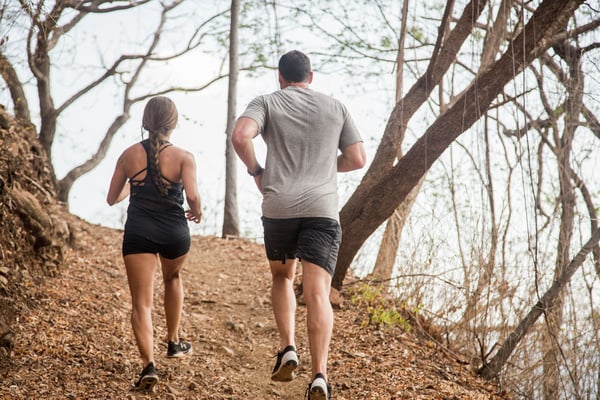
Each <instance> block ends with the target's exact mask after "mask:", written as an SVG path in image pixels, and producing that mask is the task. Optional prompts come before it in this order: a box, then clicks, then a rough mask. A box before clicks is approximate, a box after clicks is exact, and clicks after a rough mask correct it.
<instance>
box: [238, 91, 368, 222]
mask: <svg viewBox="0 0 600 400" xmlns="http://www.w3.org/2000/svg"><path fill="white" fill-rule="evenodd" d="M241 117H248V118H251V119H253V120H254V121H256V123H257V124H258V132H259V134H261V135H262V137H263V139H264V141H265V143H266V145H267V159H266V163H265V172H264V174H263V177H262V184H263V196H264V198H263V205H262V212H263V216H265V217H268V218H298V217H328V218H333V219H336V220H339V211H338V195H337V157H338V149H339V150H343V149H344V148H346V146H348V145H351V144H354V143H357V142H361V141H362V139H361V137H360V134H359V132H358V129H357V128H356V125H355V124H354V121H353V120H352V118H351V117H350V114H349V113H348V110H347V109H346V107H345V106H344V105H343V104H342V103H340V102H339V101H338V100H336V99H334V98H332V97H330V96H327V95H325V94H323V93H319V92H316V91H314V90H312V89H308V88H306V89H305V88H299V87H294V86H288V87H287V88H285V89H282V90H278V91H276V92H273V93H271V94H267V95H263V96H259V97H257V98H255V99H254V100H252V101H251V102H250V104H248V107H247V108H246V111H244V113H243V114H242V115H241Z"/></svg>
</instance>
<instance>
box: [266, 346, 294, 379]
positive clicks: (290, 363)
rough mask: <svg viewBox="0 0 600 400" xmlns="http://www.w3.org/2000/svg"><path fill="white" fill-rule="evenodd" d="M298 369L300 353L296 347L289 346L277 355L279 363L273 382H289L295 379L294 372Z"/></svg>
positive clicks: (274, 369) (274, 371)
mask: <svg viewBox="0 0 600 400" xmlns="http://www.w3.org/2000/svg"><path fill="white" fill-rule="evenodd" d="M296 368H298V353H296V348H295V347H294V346H291V345H290V346H287V347H286V348H285V349H283V350H282V351H280V352H278V353H277V362H276V363H275V368H273V373H272V374H271V380H274V381H277V382H289V381H291V380H292V379H294V370H296Z"/></svg>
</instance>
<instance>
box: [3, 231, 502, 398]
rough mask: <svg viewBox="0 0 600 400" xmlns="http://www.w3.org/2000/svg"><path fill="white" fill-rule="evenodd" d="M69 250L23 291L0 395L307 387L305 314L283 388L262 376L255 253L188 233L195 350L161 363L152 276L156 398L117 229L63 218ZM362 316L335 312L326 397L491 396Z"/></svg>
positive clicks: (263, 319) (263, 304)
mask: <svg viewBox="0 0 600 400" xmlns="http://www.w3.org/2000/svg"><path fill="white" fill-rule="evenodd" d="M71 226H72V227H75V234H76V237H77V243H78V245H77V247H76V248H75V249H72V250H69V251H68V252H67V254H66V255H65V266H64V270H63V271H62V273H60V274H59V275H58V276H56V277H54V278H49V279H48V280H47V281H46V282H45V283H43V284H41V285H39V286H38V285H32V286H31V287H30V288H29V289H30V290H29V292H30V298H31V302H32V305H33V306H32V308H31V309H30V310H29V311H27V312H24V313H23V314H22V315H19V316H18V319H17V326H16V329H15V330H16V331H17V332H18V333H17V334H16V337H15V346H14V348H13V350H12V354H11V357H10V361H9V362H8V363H4V364H2V365H0V376H1V377H2V379H1V381H0V399H13V400H15V399H33V398H35V399H140V398H160V399H302V398H303V396H304V392H305V389H306V384H307V383H308V380H309V374H310V371H309V359H308V357H309V354H308V343H307V340H306V329H305V324H304V318H305V309H304V307H303V306H302V305H300V306H299V313H298V319H297V326H298V347H299V355H300V361H301V363H302V362H303V364H301V367H300V368H299V376H298V378H297V379H296V380H295V381H293V382H291V383H287V384H286V383H273V382H271V381H270V379H269V377H270V369H271V368H272V364H273V363H274V358H273V356H274V354H275V352H276V348H275V346H276V345H277V332H276V329H275V324H274V322H273V318H272V314H271V308H270V300H269V290H270V289H269V287H270V280H269V274H268V268H267V267H266V263H265V261H264V257H263V250H262V247H261V246H259V245H257V244H254V243H251V242H247V241H243V240H231V239H230V240H224V239H218V238H213V237H195V238H194V239H193V244H192V250H191V253H190V256H189V258H188V262H187V263H186V267H185V270H184V282H185V287H186V299H185V305H184V318H183V322H182V332H181V336H182V337H184V338H186V339H188V340H190V341H191V342H192V343H193V345H194V354H193V355H192V356H191V357H189V358H184V359H180V360H171V359H167V358H166V356H165V354H166V346H165V343H164V341H163V339H164V337H165V334H166V333H165V323H164V317H163V312H162V282H161V281H160V275H159V273H158V271H157V274H156V280H155V283H156V291H155V303H154V304H155V308H154V318H155V338H156V343H155V348H156V362H157V368H158V372H159V377H160V382H159V385H158V386H157V390H156V393H155V394H154V395H144V394H138V393H133V392H131V391H130V388H131V386H132V384H133V381H134V380H135V379H136V375H137V374H138V373H139V371H140V368H141V365H140V361H139V357H138V353H137V349H136V347H135V343H134V341H133V336H132V333H131V329H130V323H129V310H130V296H129V291H128V287H127V281H126V276H125V273H124V268H123V265H122V260H121V256H120V242H121V232H120V231H116V230H111V229H107V228H102V227H99V226H92V225H89V224H87V223H85V222H81V221H80V222H78V223H77V222H71ZM365 317H366V311H365V310H364V309H361V308H360V307H357V306H353V305H352V304H351V303H350V302H348V301H346V302H345V304H344V306H343V307H342V308H341V309H337V310H336V311H335V322H336V325H335V332H334V338H333V343H332V348H331V355H330V379H331V382H332V384H333V394H334V398H335V399H340V400H341V399H500V398H501V397H499V396H497V395H496V394H495V393H496V392H497V391H498V388H496V387H494V386H493V385H491V384H489V383H486V382H484V381H482V380H480V379H478V378H476V377H475V376H473V374H472V373H471V372H470V371H469V368H468V365H466V364H464V363H462V362H460V361H459V360H458V359H457V357H454V356H452V355H451V353H450V352H449V351H447V350H444V349H443V348H442V347H440V346H439V345H437V344H436V343H435V342H434V341H431V340H428V339H427V336H426V335H424V334H422V333H419V330H418V329H413V330H411V332H410V333H407V332H406V331H404V330H402V329H401V328H399V327H396V328H393V329H385V330H381V331H380V330H377V329H375V328H373V327H362V326H361V323H360V322H361V321H363V320H364V319H365Z"/></svg>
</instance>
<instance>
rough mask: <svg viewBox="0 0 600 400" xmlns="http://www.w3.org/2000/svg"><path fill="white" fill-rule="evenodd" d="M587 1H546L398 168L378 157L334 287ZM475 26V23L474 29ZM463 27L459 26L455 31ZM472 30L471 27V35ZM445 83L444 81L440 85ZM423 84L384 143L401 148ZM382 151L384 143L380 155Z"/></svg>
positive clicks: (350, 225) (351, 222)
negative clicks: (397, 142)
mask: <svg viewBox="0 0 600 400" xmlns="http://www.w3.org/2000/svg"><path fill="white" fill-rule="evenodd" d="M581 3H583V0H568V1H561V2H557V1H553V0H546V1H544V2H543V3H542V4H541V5H540V6H539V7H538V8H537V9H536V11H535V12H534V14H533V16H532V17H531V19H530V20H529V22H528V23H527V25H526V26H525V28H524V29H523V31H522V32H521V33H520V34H519V35H518V36H517V37H516V38H515V39H514V40H513V41H511V43H510V45H509V47H508V49H507V51H506V52H505V53H504V54H503V55H502V57H501V58H500V59H499V60H498V61H496V62H495V63H493V64H492V66H491V67H490V68H489V69H487V70H485V71H483V72H482V73H481V74H480V75H479V76H477V77H476V79H475V81H474V82H473V83H472V84H471V86H470V87H469V88H467V89H466V90H465V92H464V93H463V94H462V95H461V96H459V97H458V98H457V100H456V101H455V102H454V104H453V105H452V106H450V107H449V109H448V110H447V111H446V112H444V113H443V114H441V115H440V117H439V118H438V119H437V120H436V121H435V122H434V123H433V124H432V125H431V126H430V127H429V128H428V129H427V131H426V132H425V134H424V135H423V136H422V137H421V138H420V139H419V140H417V142H416V143H415V144H414V145H413V147H412V148H411V149H410V150H409V151H408V152H407V153H406V154H405V155H404V157H402V158H401V159H400V160H399V162H398V163H397V164H396V165H395V166H390V163H389V162H383V163H382V160H386V159H388V157H386V156H385V155H379V154H378V156H379V157H378V160H373V164H372V167H371V168H370V169H369V171H368V172H367V175H369V176H365V178H363V181H362V182H361V184H360V185H359V187H358V188H357V190H356V191H355V192H354V194H353V195H352V197H351V198H350V199H349V200H348V202H347V203H346V205H345V206H344V207H343V208H342V211H341V213H340V220H341V224H342V229H343V230H344V239H343V240H342V244H341V247H340V254H339V257H338V262H337V266H336V270H335V273H334V277H333V282H332V285H333V287H335V288H336V289H340V288H341V286H342V283H343V280H344V277H345V275H346V272H347V270H348V268H349V266H350V263H351V262H352V260H353V259H354V256H355V255H356V253H357V252H358V250H359V249H360V247H361V246H362V244H363V243H364V242H365V240H367V238H368V237H369V236H370V235H371V234H372V233H373V232H374V231H375V230H376V229H377V227H378V226H379V225H380V224H381V223H382V222H383V221H385V220H386V219H387V218H388V217H389V216H390V215H391V214H392V213H393V211H394V210H395V209H396V207H397V206H398V205H399V204H400V203H401V202H403V201H404V200H405V198H406V196H407V195H408V193H410V191H411V190H412V189H413V188H414V187H415V186H416V185H417V183H418V182H419V180H420V179H421V178H422V177H423V175H424V174H425V173H426V172H427V171H428V170H429V168H430V167H431V165H432V164H433V163H434V162H435V161H436V160H437V159H438V158H439V157H440V155H441V154H442V153H443V152H444V151H445V150H446V149H447V148H448V147H449V146H450V144H452V142H453V141H454V140H455V139H456V138H457V137H458V136H460V135H461V134H462V133H463V132H465V131H466V130H467V129H469V128H470V127H471V126H472V125H473V123H475V121H477V120H478V119H479V118H480V117H481V116H482V115H483V114H484V113H485V112H486V111H487V109H488V107H489V105H490V104H491V103H492V101H493V100H494V99H495V98H496V97H497V96H498V94H499V93H501V91H502V89H503V88H504V86H505V85H506V84H507V83H508V82H510V81H511V80H512V79H514V77H515V76H516V75H517V74H518V73H520V72H521V71H523V69H524V68H525V67H526V66H527V65H529V64H530V63H531V62H532V61H533V60H534V59H536V58H537V57H538V56H539V55H540V54H541V53H542V52H543V51H544V50H545V49H547V48H548V47H549V46H550V45H552V40H553V38H554V37H555V35H556V34H558V33H559V32H561V31H564V30H565V28H566V26H567V22H568V20H569V18H570V17H571V16H572V15H573V13H574V12H575V10H576V9H577V7H578V6H579V5H580V4H581ZM474 18H475V17H474ZM472 23H473V22H471V23H469V25H468V26H469V28H470V27H471V26H472ZM458 28H459V25H458V24H457V27H456V28H455V30H456V29H458ZM470 31H471V29H469V31H468V32H470ZM468 32H467V33H468ZM450 36H452V33H451V34H450ZM454 54H455V53H454ZM442 60H444V55H443V54H442V55H441V56H440V62H443V61H442ZM453 60H454V56H452V59H451V60H445V64H448V65H449V64H450V63H451V61H453ZM440 72H442V71H440ZM439 79H440V78H439V77H438V78H437V81H439ZM419 85H423V86H422V87H421V88H420V90H418V89H416V88H415V87H413V89H411V91H414V90H418V91H419V92H420V95H419V96H418V97H415V98H413V97H409V96H410V92H409V94H408V95H407V97H406V98H405V100H408V99H410V103H409V104H405V101H404V100H403V101H401V102H399V103H398V104H397V105H396V107H395V108H394V111H393V112H392V114H391V116H390V119H389V121H388V124H387V126H386V132H385V133H384V140H382V145H383V143H384V142H386V141H388V145H389V146H390V148H393V149H395V146H394V145H393V143H394V142H393V139H394V133H393V132H397V131H398V129H397V127H399V126H404V125H406V123H407V122H408V119H407V118H406V113H405V112H404V111H406V109H405V105H410V104H412V105H414V104H415V103H416V101H417V100H418V101H421V100H422V96H424V95H425V94H426V93H427V90H426V88H427V87H429V86H428V85H427V80H423V79H420V80H419V81H418V82H417V84H416V86H417V87H419ZM409 114H410V115H412V113H409ZM380 149H381V145H380V148H379V149H378V153H379V150H380ZM384 152H385V151H384ZM394 155H395V152H394V153H393V155H392V157H390V158H389V159H390V160H393V156H394ZM376 157H377V156H376ZM373 165H377V166H378V169H375V170H373ZM371 171H373V172H371Z"/></svg>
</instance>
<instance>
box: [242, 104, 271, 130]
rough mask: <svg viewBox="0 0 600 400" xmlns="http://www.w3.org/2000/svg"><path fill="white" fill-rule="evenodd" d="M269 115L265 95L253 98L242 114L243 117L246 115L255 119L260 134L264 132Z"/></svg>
mask: <svg viewBox="0 0 600 400" xmlns="http://www.w3.org/2000/svg"><path fill="white" fill-rule="evenodd" d="M266 115H267V108H266V106H265V101H264V98H263V96H259V97H255V98H254V99H252V101H251V102H250V103H248V106H247V107H246V110H245V111H244V112H243V113H242V115H240V118H241V117H246V118H250V119H253V120H254V121H255V122H256V124H257V125H258V134H259V135H260V134H262V133H263V130H264V126H265V120H266Z"/></svg>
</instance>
